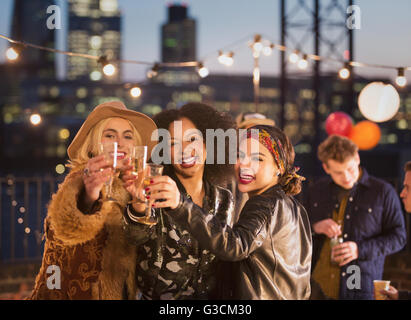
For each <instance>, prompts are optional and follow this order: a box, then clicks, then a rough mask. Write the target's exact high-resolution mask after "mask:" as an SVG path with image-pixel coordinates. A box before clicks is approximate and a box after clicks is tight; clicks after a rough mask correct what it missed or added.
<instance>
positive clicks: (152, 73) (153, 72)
mask: <svg viewBox="0 0 411 320" xmlns="http://www.w3.org/2000/svg"><path fill="white" fill-rule="evenodd" d="M159 69H160V65H159V64H158V63H155V64H154V66H153V67H152V68H151V69H150V70H148V71H147V78H149V79H151V78H154V77H156V76H157V75H158V70H159Z"/></svg>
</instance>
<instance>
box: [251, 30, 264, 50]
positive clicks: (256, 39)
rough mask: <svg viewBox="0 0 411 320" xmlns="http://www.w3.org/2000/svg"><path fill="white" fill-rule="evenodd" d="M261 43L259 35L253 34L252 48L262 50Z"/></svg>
mask: <svg viewBox="0 0 411 320" xmlns="http://www.w3.org/2000/svg"><path fill="white" fill-rule="evenodd" d="M263 47H264V46H263V44H262V43H261V35H259V34H256V35H255V36H254V42H253V50H254V51H256V52H258V53H260V52H261V51H262V50H263Z"/></svg>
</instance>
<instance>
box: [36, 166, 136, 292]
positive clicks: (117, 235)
mask: <svg viewBox="0 0 411 320" xmlns="http://www.w3.org/2000/svg"><path fill="white" fill-rule="evenodd" d="M82 169H83V168H75V169H73V170H72V171H71V172H70V173H69V174H68V175H67V177H66V179H65V180H64V182H63V183H62V184H61V185H60V186H59V189H58V191H57V193H56V194H54V195H53V197H52V200H51V202H50V204H49V207H48V213H47V217H46V219H45V222H44V232H45V238H46V242H45V246H44V254H43V261H42V265H41V268H40V271H39V274H38V275H37V278H36V282H35V286H34V290H33V292H32V295H31V297H30V298H29V299H81V300H87V299H104V300H105V299H109V300H117V299H135V297H136V285H135V265H136V254H135V252H136V250H135V247H134V246H133V245H130V244H129V242H128V241H127V239H126V238H125V234H124V230H123V227H122V219H123V209H124V207H125V206H126V204H127V201H129V200H130V196H129V194H128V192H127V191H126V190H125V189H124V188H123V187H122V181H121V180H120V179H118V178H116V179H115V180H114V182H113V193H114V197H115V198H116V199H117V200H118V203H111V202H103V204H102V205H100V207H98V208H95V209H94V210H93V211H92V212H91V213H90V214H85V213H83V212H82V211H80V210H79V209H78V206H77V203H78V197H79V194H80V193H81V192H82V191H83V189H84V184H83V179H82V174H83V170H82ZM103 190H104V188H103Z"/></svg>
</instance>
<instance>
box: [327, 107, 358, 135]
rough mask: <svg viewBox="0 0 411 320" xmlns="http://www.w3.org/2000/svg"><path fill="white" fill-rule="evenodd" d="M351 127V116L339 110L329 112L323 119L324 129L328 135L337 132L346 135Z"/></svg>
mask: <svg viewBox="0 0 411 320" xmlns="http://www.w3.org/2000/svg"><path fill="white" fill-rule="evenodd" d="M352 127H353V124H352V119H351V117H350V116H349V115H348V114H346V113H344V112H341V111H337V112H333V113H331V114H330V115H329V116H328V117H327V120H326V121H325V131H327V133H328V135H332V134H337V135H340V136H344V137H348V136H349V135H350V133H351V130H352Z"/></svg>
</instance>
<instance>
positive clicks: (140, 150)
mask: <svg viewBox="0 0 411 320" xmlns="http://www.w3.org/2000/svg"><path fill="white" fill-rule="evenodd" d="M130 161H131V166H132V167H133V168H132V169H131V174H132V175H134V176H136V177H137V178H136V180H135V182H134V184H135V187H136V196H137V197H136V199H134V200H132V201H130V202H129V203H145V202H146V201H145V198H144V193H143V181H144V177H145V171H146V168H147V167H146V163H147V146H135V147H132V148H131V151H130Z"/></svg>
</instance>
